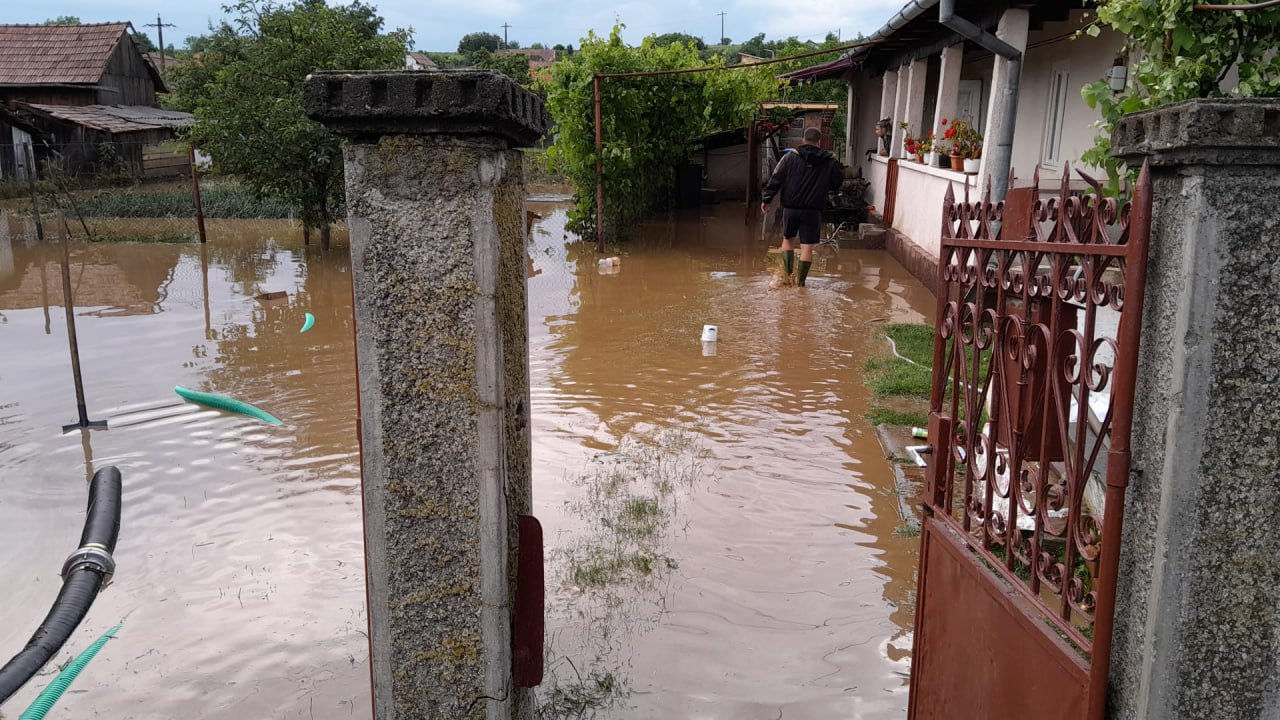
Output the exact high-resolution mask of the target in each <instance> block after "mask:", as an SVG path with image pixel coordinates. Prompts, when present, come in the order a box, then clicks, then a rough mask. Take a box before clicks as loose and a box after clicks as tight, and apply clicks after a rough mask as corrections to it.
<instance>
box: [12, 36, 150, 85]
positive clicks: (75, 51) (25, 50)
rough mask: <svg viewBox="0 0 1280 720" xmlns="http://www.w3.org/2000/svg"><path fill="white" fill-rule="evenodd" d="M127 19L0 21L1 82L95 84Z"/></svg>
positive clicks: (22, 83) (14, 83)
mask: <svg viewBox="0 0 1280 720" xmlns="http://www.w3.org/2000/svg"><path fill="white" fill-rule="evenodd" d="M129 28H130V25H129V23H97V24H93V25H0V85H44V84H49V83H87V84H96V83H97V82H98V80H99V79H101V78H102V73H103V71H104V70H105V69H106V67H107V60H108V59H109V58H110V57H111V53H112V51H113V50H115V47H116V43H117V42H119V40H120V36H121V35H123V34H124V33H125V31H127V30H128V29H129Z"/></svg>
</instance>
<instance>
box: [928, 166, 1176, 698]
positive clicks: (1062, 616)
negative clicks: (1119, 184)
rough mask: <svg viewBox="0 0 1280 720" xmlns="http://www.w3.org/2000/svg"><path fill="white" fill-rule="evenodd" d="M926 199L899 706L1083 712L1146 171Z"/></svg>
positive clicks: (1137, 309)
mask: <svg viewBox="0 0 1280 720" xmlns="http://www.w3.org/2000/svg"><path fill="white" fill-rule="evenodd" d="M1069 176H1070V169H1069V168H1065V169H1064V170H1063V180H1062V186H1061V190H1060V191H1059V193H1058V195H1057V197H1054V198H1051V199H1049V200H1047V201H1044V200H1040V199H1037V198H1036V196H1035V194H1036V190H1035V188H1037V187H1038V186H1039V177H1038V173H1037V178H1036V180H1035V181H1034V182H1033V184H1032V187H1031V188H1021V189H1015V190H1010V191H1009V198H1008V201H1007V202H1005V203H1001V204H999V205H994V206H993V205H992V204H991V203H989V202H987V201H986V200H985V199H984V200H983V201H982V202H976V203H970V202H968V198H966V199H965V201H964V202H960V203H957V202H956V201H955V198H954V196H953V195H952V194H951V192H950V190H948V192H947V196H946V199H945V200H944V202H943V224H942V225H943V231H942V243H941V249H940V252H939V261H938V313H937V325H936V331H937V333H936V334H937V339H936V342H935V345H934V374H933V390H932V396H931V413H930V416H929V439H930V442H931V443H932V444H931V446H930V447H931V450H932V457H931V459H930V468H929V476H928V485H927V488H926V491H925V498H926V499H925V504H924V522H923V533H922V538H921V548H920V575H919V587H918V591H917V599H916V631H915V641H914V643H915V645H914V650H913V658H912V667H911V700H910V711H909V715H910V717H911V718H914V719H916V720H935V719H938V718H975V719H976V718H982V719H984V720H1000V719H1004V718H1008V719H1010V720H1013V719H1015V718H1032V717H1034V718H1037V719H1040V720H1055V719H1059V718H1061V719H1062V720H1081V719H1083V718H1088V719H1089V720H1100V719H1101V718H1102V717H1103V713H1104V710H1105V704H1106V687H1107V674H1108V670H1109V665H1110V652H1111V629H1112V621H1113V616H1114V607H1115V578H1116V568H1117V566H1118V564H1119V557H1120V523H1121V518H1122V516H1123V511H1124V492H1125V486H1126V485H1127V484H1128V475H1129V430H1130V424H1131V419H1132V410H1133V392H1134V376H1135V373H1136V370H1137V362H1138V337H1139V326H1140V324H1141V318H1142V294H1143V285H1144V283H1145V280H1146V259H1147V237H1148V235H1149V232H1150V227H1151V183H1150V179H1149V176H1148V172H1147V169H1146V168H1145V167H1144V168H1143V170H1142V173H1141V175H1140V176H1139V180H1138V184H1137V186H1136V192H1135V194H1134V198H1133V201H1132V203H1129V204H1125V205H1123V206H1119V205H1117V203H1116V202H1115V201H1114V200H1102V201H1099V200H1098V198H1099V197H1101V192H1100V188H1099V186H1098V184H1097V183H1096V182H1095V181H1094V180H1093V179H1092V178H1089V177H1087V176H1085V175H1083V174H1081V175H1080V176H1081V177H1082V178H1084V179H1085V181H1086V182H1088V183H1089V184H1090V185H1092V186H1093V189H1094V193H1093V194H1092V195H1085V196H1073V195H1071V194H1070V191H1069V185H1068V177H1069Z"/></svg>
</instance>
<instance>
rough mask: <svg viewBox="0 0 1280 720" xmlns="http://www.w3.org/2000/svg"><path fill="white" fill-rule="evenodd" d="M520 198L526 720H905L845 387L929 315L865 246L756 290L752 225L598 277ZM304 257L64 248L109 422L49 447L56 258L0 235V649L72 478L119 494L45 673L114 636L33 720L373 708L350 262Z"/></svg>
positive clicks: (97, 398)
mask: <svg viewBox="0 0 1280 720" xmlns="http://www.w3.org/2000/svg"><path fill="white" fill-rule="evenodd" d="M530 208H531V209H533V210H535V211H537V212H538V213H540V214H541V215H542V218H541V219H540V220H538V221H537V222H536V223H535V224H534V225H533V228H532V232H531V237H530V244H529V256H530V260H529V263H528V267H529V275H530V277H529V302H530V357H531V364H532V371H533V372H532V382H533V392H532V395H533V440H534V450H533V452H534V473H535V475H534V507H535V513H536V514H537V515H538V517H539V518H540V519H541V520H542V522H543V525H544V527H545V530H546V537H547V552H548V558H547V560H548V566H547V573H548V577H547V588H548V603H549V607H548V623H547V632H548V637H547V645H548V652H547V669H548V670H547V677H546V681H545V682H544V685H543V687H542V688H541V689H540V691H539V701H540V704H541V706H542V716H543V717H545V718H600V719H601V720H605V719H608V720H614V719H617V720H623V719H627V720H630V719H640V718H706V719H713V718H714V719H720V718H723V719H725V720H728V719H730V718H732V719H734V720H738V719H743V720H755V719H757V718H759V719H761V720H764V719H772V718H787V719H789V720H790V719H796V718H799V719H809V720H819V719H822V720H826V719H828V718H837V717H839V718H900V717H903V716H904V714H905V707H906V698H907V675H908V657H909V653H910V646H911V634H910V627H911V622H912V612H913V609H912V596H913V593H914V588H915V583H914V570H915V551H916V546H917V544H918V539H917V538H913V537H908V536H905V535H904V534H900V532H899V528H900V527H901V526H902V519H901V518H900V516H899V514H898V510H897V500H896V496H895V494H894V490H893V477H892V473H891V468H890V467H889V465H888V462H887V461H886V460H885V459H884V456H883V453H882V451H881V448H880V446H879V444H878V443H877V441H876V439H875V435H874V432H873V430H872V428H871V427H870V425H869V424H868V423H867V421H866V420H865V418H864V414H865V413H866V412H867V410H868V409H869V408H870V400H871V397H870V391H869V390H868V389H867V388H866V387H865V385H864V384H863V382H862V368H863V366H864V363H865V362H866V360H867V359H868V358H871V357H875V356H880V355H884V354H886V353H887V352H888V346H887V343H885V341H884V340H883V338H882V337H880V334H879V332H878V330H877V326H878V325H879V323H882V322H922V321H923V320H924V318H925V317H926V316H927V314H928V313H929V312H931V310H932V307H931V303H932V300H931V296H929V294H928V292H927V291H926V290H925V289H924V288H923V287H921V286H920V285H919V284H918V283H917V282H916V281H915V280H914V279H912V278H911V277H910V276H909V275H908V274H907V273H906V271H905V270H904V269H902V268H901V267H900V266H898V265H897V264H896V263H895V262H894V261H893V260H892V259H891V258H890V257H889V256H888V255H887V254H885V253H882V252H876V251H853V250H841V251H838V252H837V251H834V250H828V249H825V248H824V249H822V250H820V252H819V254H818V257H817V258H816V259H817V262H815V264H814V268H813V272H812V274H811V275H810V280H809V287H808V288H805V289H797V288H773V287H772V285H773V283H772V275H771V270H772V268H773V266H774V264H775V263H776V258H775V257H774V256H770V255H768V254H767V251H766V247H767V241H766V240H765V239H764V238H763V237H762V236H761V231H760V228H759V227H758V226H757V225H748V224H744V222H743V218H742V214H741V213H742V208H741V206H733V205H728V206H717V207H716V208H713V209H705V210H704V211H703V212H702V215H701V216H700V215H697V214H695V215H693V216H681V217H678V218H670V219H663V220H658V221H655V222H653V223H651V224H649V225H647V226H645V227H643V228H639V229H637V230H636V232H635V233H634V234H635V236H636V241H635V242H633V243H631V244H629V245H627V246H625V248H623V249H622V250H621V251H620V252H619V253H618V254H619V255H620V256H621V264H620V266H619V267H618V268H616V269H610V270H607V271H605V272H602V271H601V270H599V269H598V268H597V265H596V260H597V256H596V255H595V254H594V252H593V251H592V250H591V249H590V248H589V247H587V246H585V245H583V244H581V243H576V242H573V240H575V238H573V237H572V236H570V235H568V234H567V233H566V232H565V230H564V223H565V220H566V215H565V211H566V207H565V206H564V205H563V204H560V203H557V202H554V201H546V202H531V203H530ZM296 237H297V232H296V230H294V229H291V228H289V227H287V226H286V225H285V224H283V223H271V222H253V221H242V222H233V221H226V222H225V224H224V225H222V226H220V227H219V228H217V229H216V230H213V235H212V237H211V242H210V244H209V245H207V246H206V247H205V248H203V249H202V248H201V247H199V246H197V245H191V244H181V245H178V244H92V245H86V244H75V245H73V246H72V249H71V254H72V262H71V273H72V283H73V287H74V288H75V292H76V302H77V310H76V312H77V323H78V329H79V335H80V348H81V356H82V361H83V365H84V375H85V384H86V391H87V396H88V405H89V411H90V416H91V417H92V418H94V419H100V418H110V419H111V420H112V429H110V430H108V431H105V432H102V431H98V432H92V433H80V432H76V433H71V434H67V435H61V434H60V433H59V428H60V426H61V425H62V424H64V423H67V422H70V421H72V420H73V419H74V417H75V397H74V392H73V388H72V384H71V374H70V368H69V361H68V355H67V344H66V332H65V324H64V322H63V316H62V310H61V307H60V306H61V293H60V288H61V274H60V273H61V270H60V266H59V264H58V258H59V257H60V254H59V252H58V250H57V246H56V245H50V246H48V247H40V246H34V245H26V244H23V243H21V242H18V241H9V240H5V239H3V238H4V236H3V235H0V542H3V543H4V545H5V546H6V547H9V548H10V549H11V550H10V552H8V553H5V554H3V555H0V578H4V579H5V581H6V582H7V583H8V585H9V590H8V592H7V594H6V598H5V601H4V617H5V619H6V622H5V623H4V624H3V626H2V627H0V649H3V652H4V653H6V654H11V653H12V652H13V651H15V650H16V649H18V648H19V647H21V645H22V644H23V643H24V642H25V641H26V639H27V637H28V636H29V634H30V632H31V630H32V629H33V628H34V627H35V626H36V624H37V623H38V622H39V620H40V619H41V618H42V617H43V615H44V613H45V611H46V610H47V608H48V605H49V603H50V601H51V599H52V597H53V595H54V594H56V592H57V588H58V584H59V580H58V577H57V575H58V570H59V568H60V567H61V564H62V561H63V559H64V558H65V556H66V554H67V553H68V552H70V550H71V549H73V548H74V547H75V542H76V538H77V537H78V533H79V531H80V525H81V522H82V520H83V515H84V479H85V478H86V477H87V476H88V475H89V474H91V473H92V470H93V468H94V467H101V466H102V465H105V464H115V465H117V466H119V467H120V468H121V470H122V472H123V473H124V480H125V496H124V519H123V529H122V532H121V537H120V544H119V547H118V549H117V553H116V557H117V561H118V563H119V571H118V573H117V576H116V579H115V581H114V583H113V585H112V586H111V587H110V588H109V589H108V590H106V591H105V592H104V593H103V594H102V595H101V597H100V598H99V599H98V602H97V603H96V604H95V605H94V607H93V609H92V611H91V613H90V616H89V618H88V619H87V620H86V621H85V623H84V624H83V626H82V627H81V629H80V630H79V631H77V633H76V634H75V635H74V636H73V638H72V640H71V642H70V643H69V644H68V646H67V647H66V648H64V651H63V652H62V653H61V654H60V655H59V656H58V662H63V661H65V660H66V659H67V657H69V656H70V655H71V654H73V653H75V652H78V651H79V650H81V649H83V648H84V647H85V646H86V645H87V644H88V643H89V642H90V641H91V640H92V639H93V638H95V637H96V636H97V635H98V634H100V633H101V632H103V631H104V630H105V629H106V628H108V627H110V626H111V625H114V624H115V623H116V622H118V621H119V620H120V618H122V617H123V618H126V620H125V626H124V629H123V630H122V631H121V633H120V635H119V637H118V638H117V639H115V640H112V641H111V642H110V643H109V644H108V645H107V646H106V648H104V650H103V651H102V652H101V653H100V654H99V655H98V657H97V658H96V659H95V660H94V662H93V663H92V664H91V665H90V667H89V668H88V669H87V670H86V672H85V673H84V674H83V675H82V676H81V678H80V679H79V680H78V681H77V682H76V684H75V685H74V686H73V692H71V693H70V694H68V695H67V696H65V697H64V698H63V700H62V701H60V703H59V704H58V706H57V710H56V711H55V713H53V714H52V715H51V717H90V716H103V717H112V718H156V719H159V718H174V717H184V718H228V719H229V718H247V717H251V718H258V717H262V718H266V717H282V718H288V717H302V718H310V717H315V718H333V717H356V718H361V717H365V718H367V717H369V716H370V707H369V674H368V650H367V639H366V636H365V632H366V619H365V609H364V607H365V595H364V579H363V555H362V543H361V520H360V503H359V500H360V496H359V456H358V450H357V445H356V421H355V418H356V405H355V376H354V357H353V343H352V331H353V328H352V321H351V295H350V291H351V285H350V273H349V262H348V257H347V254H346V252H345V247H338V248H336V249H335V250H334V251H332V252H330V253H327V254H326V253H322V252H320V251H319V250H318V249H317V248H314V247H309V248H304V247H302V246H301V243H300V240H297V239H295V238H296ZM335 240H336V241H338V242H342V243H344V242H345V239H344V238H335ZM279 290H284V291H287V292H288V293H289V295H288V298H287V299H281V300H274V301H268V302H262V301H258V300H255V299H254V298H255V297H256V296H257V295H259V294H260V293H263V292H269V291H279ZM307 312H310V313H312V314H314V315H315V318H316V324H315V327H314V329H312V330H310V331H309V332H307V333H305V334H301V333H299V332H298V330H299V328H300V327H301V326H302V323H303V316H304V313H307ZM704 324H715V325H717V326H718V327H719V341H718V342H717V343H715V345H714V347H705V346H704V345H703V344H702V343H701V342H700V341H699V335H700V331H701V329H702V326H703V325H704ZM174 385H185V386H187V387H192V388H195V389H199V390H207V391H211V392H217V393H221V394H226V395H230V396H232V397H235V398H238V399H241V400H244V401H247V402H250V403H253V404H255V405H258V406H260V407H262V408H264V409H265V410H268V411H269V412H271V413H272V414H274V415H276V416H277V417H280V418H281V419H282V420H284V425H283V426H280V427H269V426H266V425H263V424H260V423H258V422H256V421H253V420H250V419H247V418H243V417H239V416H234V415H228V414H222V413H218V412H215V411H211V410H200V409H197V408H195V407H194V406H186V405H182V404H180V403H179V402H178V399H177V398H176V396H174V395H173V392H172V388H173V386H174ZM6 656H7V655H6ZM50 677H51V674H46V675H43V676H41V677H39V678H37V679H36V681H34V682H32V683H31V684H30V685H29V686H28V687H27V688H25V689H24V690H23V691H22V692H21V693H20V694H19V695H18V696H17V697H16V698H15V699H14V700H13V701H12V702H11V703H9V705H8V706H6V708H5V713H6V715H7V716H16V714H17V713H18V712H19V711H20V710H21V709H22V708H24V707H26V704H27V703H29V702H30V700H31V699H32V698H33V697H34V695H35V693H36V692H37V690H38V689H39V688H40V687H42V686H43V685H45V684H46V683H47V682H48V679H49V678H50Z"/></svg>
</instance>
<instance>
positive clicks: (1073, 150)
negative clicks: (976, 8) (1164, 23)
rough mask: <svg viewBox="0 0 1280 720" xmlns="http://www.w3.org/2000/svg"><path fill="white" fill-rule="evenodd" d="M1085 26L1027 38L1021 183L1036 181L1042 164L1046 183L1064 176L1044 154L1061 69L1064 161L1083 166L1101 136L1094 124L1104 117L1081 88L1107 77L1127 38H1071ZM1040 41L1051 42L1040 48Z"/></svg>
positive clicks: (1019, 133) (1050, 28) (1016, 155)
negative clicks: (1053, 87) (1063, 80)
mask: <svg viewBox="0 0 1280 720" xmlns="http://www.w3.org/2000/svg"><path fill="white" fill-rule="evenodd" d="M1079 27H1080V22H1079V20H1068V21H1065V22H1058V23H1046V24H1045V25H1044V27H1043V28H1041V29H1039V30H1036V31H1033V32H1032V33H1031V34H1030V35H1029V36H1028V38H1027V52H1026V61H1025V62H1024V63H1023V68H1022V80H1021V84H1020V88H1019V96H1018V125H1017V129H1016V131H1015V132H1014V137H1013V169H1014V172H1015V174H1016V175H1017V177H1018V179H1019V180H1020V181H1021V182H1020V183H1019V184H1025V183H1027V182H1029V181H1030V180H1031V175H1032V173H1033V172H1034V171H1035V167H1036V165H1037V164H1041V165H1042V167H1041V169H1040V176H1041V179H1042V180H1052V179H1054V178H1061V177H1062V175H1061V166H1060V164H1049V165H1045V164H1043V160H1044V158H1043V154H1042V151H1043V145H1044V140H1045V128H1046V119H1047V113H1048V108H1049V88H1050V83H1051V81H1052V77H1053V73H1054V70H1055V68H1057V67H1063V68H1065V69H1066V71H1067V73H1068V76H1067V93H1066V99H1067V103H1066V112H1065V116H1064V120H1063V123H1062V148H1061V152H1060V157H1061V158H1062V159H1064V160H1067V161H1070V163H1071V165H1072V166H1073V167H1075V166H1078V165H1079V164H1080V156H1081V154H1083V153H1084V152H1085V151H1086V150H1088V149H1089V148H1091V147H1093V138H1094V135H1095V134H1096V133H1097V131H1096V130H1095V129H1094V128H1093V123H1094V122H1095V121H1096V120H1098V119H1099V117H1100V116H1099V114H1098V111H1097V110H1096V109H1091V108H1090V107H1089V106H1088V105H1086V104H1085V102H1084V100H1083V99H1081V97H1080V88H1082V87H1084V86H1085V85H1088V84H1089V83H1091V82H1094V81H1095V80H1099V79H1101V78H1102V77H1104V76H1105V75H1106V73H1107V69H1108V68H1110V67H1111V63H1112V61H1113V60H1114V59H1115V56H1116V54H1117V53H1119V52H1120V50H1121V48H1122V46H1123V45H1124V36H1123V35H1121V34H1119V33H1115V32H1111V31H1104V32H1103V33H1102V34H1101V35H1099V36H1098V37H1096V38H1095V37H1089V36H1087V35H1082V36H1081V37H1079V38H1078V39H1074V40H1073V39H1070V36H1071V35H1072V34H1073V33H1074V32H1075V31H1076V30H1077V29H1079ZM1037 43H1045V44H1043V45H1039V46H1038V47H1037V46H1036V45H1037ZM1086 172H1088V169H1086Z"/></svg>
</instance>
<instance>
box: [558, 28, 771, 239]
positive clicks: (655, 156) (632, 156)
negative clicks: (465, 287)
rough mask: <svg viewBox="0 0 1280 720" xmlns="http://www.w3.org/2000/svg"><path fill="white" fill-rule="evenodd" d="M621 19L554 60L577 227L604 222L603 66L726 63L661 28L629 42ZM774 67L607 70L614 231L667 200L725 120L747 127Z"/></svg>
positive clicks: (563, 167)
mask: <svg viewBox="0 0 1280 720" xmlns="http://www.w3.org/2000/svg"><path fill="white" fill-rule="evenodd" d="M621 30H622V28H621V26H614V28H613V31H612V32H611V33H610V34H609V37H608V38H603V37H599V36H597V35H596V34H595V33H594V32H591V33H589V34H588V35H587V37H586V38H584V39H583V41H582V47H581V49H580V50H578V52H577V53H575V54H574V55H573V56H571V57H568V58H565V59H563V60H561V61H559V62H557V63H556V64H555V65H554V66H553V68H552V80H551V83H550V87H549V88H548V99H547V100H548V102H547V104H548V108H549V109H550V111H551V116H552V119H553V120H554V122H555V124H556V126H557V129H558V131H559V135H558V136H557V138H556V144H555V145H554V146H552V147H551V148H550V150H549V151H548V153H547V157H548V161H549V162H550V163H551V164H552V167H554V168H556V169H557V170H559V171H561V172H563V173H564V174H565V175H567V176H568V177H569V178H570V179H571V180H572V181H573V185H574V189H575V192H574V208H573V210H571V211H570V213H569V217H570V229H571V230H573V231H574V232H577V233H580V234H582V235H588V236H589V235H592V234H594V232H595V229H596V222H597V218H596V216H595V215H596V211H595V185H596V161H597V159H598V158H597V156H596V149H595V118H594V93H593V85H592V78H593V77H594V76H595V75H596V74H600V73H617V72H635V71H652V70H676V69H683V68H703V67H706V68H714V67H723V63H724V61H723V59H721V58H712V59H711V60H703V59H702V58H701V57H700V56H699V53H698V50H697V48H696V47H694V46H691V45H689V44H687V43H682V42H676V43H672V44H670V45H659V44H658V43H657V42H656V39H655V38H654V37H652V36H651V37H648V38H646V39H645V40H644V41H643V42H642V43H641V44H640V46H639V47H629V46H627V45H625V44H624V43H623V42H622V37H621V35H620V33H621ZM771 70H772V68H769V67H766V68H760V69H744V70H740V71H734V72H702V73H688V74H682V75H667V76H659V77H638V78H606V79H602V80H601V89H602V92H601V95H602V98H603V103H602V106H601V113H602V122H603V126H604V128H603V129H604V149H603V162H604V196H605V197H604V206H605V212H606V217H607V218H608V219H609V223H608V225H607V226H606V230H608V231H609V232H610V233H611V234H614V235H616V234H617V230H618V228H619V227H621V226H623V225H625V224H628V223H631V222H634V221H636V220H638V219H640V218H641V217H643V216H644V215H646V214H647V213H649V212H651V211H652V210H653V209H655V208H656V207H658V206H660V205H661V204H662V203H663V202H664V201H665V200H666V198H667V197H669V194H670V191H671V189H672V186H673V184H674V174H673V172H672V169H673V168H674V167H676V166H678V165H682V164H685V163H687V162H688V161H689V160H690V159H691V157H692V149H693V147H694V146H695V144H696V143H697V142H698V141H699V140H701V139H702V138H703V137H705V136H706V135H708V134H710V133H712V132H716V131H718V130H725V129H730V128H736V127H744V126H745V125H746V124H747V122H748V121H749V120H750V119H751V118H752V116H753V115H754V113H755V109H756V105H757V103H759V102H760V101H762V100H765V99H768V98H769V97H771V96H772V95H774V94H775V93H776V92H777V89H778V80H777V79H776V78H775V77H773V73H772V72H771Z"/></svg>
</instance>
